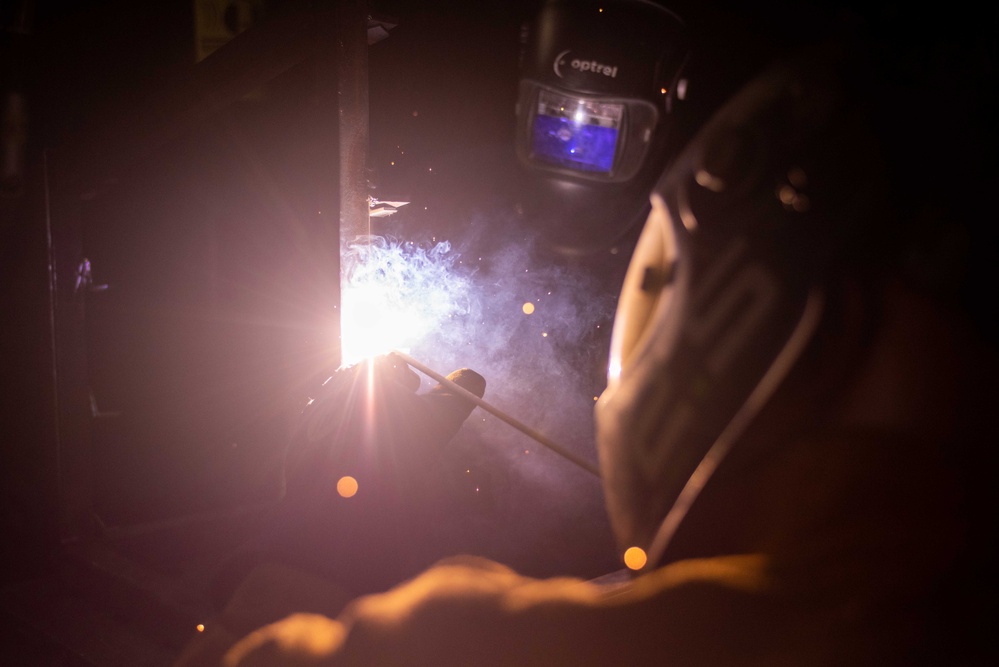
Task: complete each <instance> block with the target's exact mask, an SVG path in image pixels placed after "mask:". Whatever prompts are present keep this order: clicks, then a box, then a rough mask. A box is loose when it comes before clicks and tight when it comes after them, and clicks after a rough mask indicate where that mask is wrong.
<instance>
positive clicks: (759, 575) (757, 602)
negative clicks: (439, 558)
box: [229, 438, 959, 667]
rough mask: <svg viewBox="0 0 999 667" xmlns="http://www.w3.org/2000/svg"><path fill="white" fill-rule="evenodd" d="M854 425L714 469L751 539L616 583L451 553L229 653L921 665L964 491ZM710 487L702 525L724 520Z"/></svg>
mask: <svg viewBox="0 0 999 667" xmlns="http://www.w3.org/2000/svg"><path fill="white" fill-rule="evenodd" d="M852 440H853V442H852V443H850V442H845V443H844V442H835V443H833V442H826V443H822V442H817V443H816V442H812V443H808V444H807V445H804V444H803V446H802V447H790V448H788V449H786V450H784V451H783V452H780V453H777V454H775V455H774V456H773V457H772V458H771V459H770V460H768V461H767V462H766V464H765V465H764V469H763V470H758V471H757V472H758V475H757V476H755V483H751V484H743V485H739V484H733V485H731V486H729V485H727V484H726V485H724V488H723V485H718V488H719V489H723V490H721V491H719V494H718V498H717V499H716V500H718V501H719V507H728V508H729V509H731V508H732V507H733V506H736V507H741V508H743V509H746V508H748V510H747V511H749V512H750V513H749V514H745V515H743V516H744V518H745V519H746V520H747V521H750V522H754V521H755V522H756V524H757V527H756V528H754V529H753V530H752V531H751V532H752V535H753V537H752V539H751V540H749V541H748V542H747V543H746V544H747V546H748V545H749V543H750V542H751V543H753V548H747V549H745V550H744V551H742V552H738V551H736V550H734V549H733V550H731V551H729V552H726V555H714V556H711V557H690V558H684V559H682V560H678V561H676V562H673V563H671V564H669V565H667V566H665V567H662V568H659V569H657V570H654V571H652V572H650V573H648V574H645V575H643V576H641V577H638V578H636V579H634V580H633V581H632V582H630V583H628V584H626V585H625V586H620V587H606V586H601V585H598V584H595V583H590V582H584V581H579V580H574V579H545V580H537V579H532V578H529V577H524V576H521V575H519V574H517V573H515V572H513V571H511V570H509V569H507V568H505V567H503V566H501V565H498V564H496V563H492V562H490V561H485V560H481V559H474V558H466V559H452V560H448V561H443V562H441V563H439V564H438V565H437V566H435V567H433V568H431V569H429V570H428V571H426V572H425V573H423V574H421V575H420V576H418V577H416V578H415V579H413V580H411V581H409V582H407V583H405V584H403V585H401V586H399V587H397V588H395V589H393V590H391V591H389V592H387V593H384V594H381V595H375V596H369V597H365V598H361V599H359V600H357V601H355V602H353V603H351V604H350V605H348V607H347V608H346V609H345V610H344V612H343V613H342V614H340V615H339V617H338V618H337V619H336V620H332V619H331V618H327V617H325V616H319V615H298V616H293V617H290V618H287V619H285V620H283V621H281V622H279V623H277V624H274V625H270V626H267V627H264V628H261V629H260V630H257V631H255V632H253V633H251V634H250V635H248V636H247V637H245V638H244V639H243V640H242V641H241V642H240V643H238V644H237V645H236V646H235V647H234V649H233V650H232V651H231V652H230V654H229V658H230V659H231V661H232V662H231V663H230V664H233V665H239V666H240V667H247V666H252V665H277V664H282V665H283V664H331V665H442V666H447V665H456V666H457V665H463V666H464V665H473V664H474V665H518V666H523V665H527V666H531V665H539V666H540V665H546V666H549V665H711V666H717V665H757V664H760V665H762V664H766V665H784V664H786V665H843V664H851V665H858V664H872V665H873V664H878V665H884V664H912V654H911V651H912V650H913V647H914V646H915V644H914V642H915V641H916V640H917V638H918V635H919V634H920V633H921V632H922V631H923V630H924V626H923V622H924V620H925V619H924V616H923V609H922V607H923V605H924V604H925V601H926V599H927V598H928V596H929V595H930V594H931V592H932V590H933V589H934V587H936V586H938V585H939V584H940V582H939V577H940V575H941V572H943V571H944V570H946V568H947V567H948V564H949V561H950V559H951V558H952V556H953V554H952V551H953V547H952V542H953V541H954V540H956V539H958V537H959V536H957V535H955V534H952V531H951V524H952V520H953V519H954V516H953V515H952V514H951V510H952V509H954V508H953V507H952V506H949V505H948V503H946V502H941V498H948V497H950V496H949V491H948V490H947V489H944V488H942V487H940V486H939V485H940V484H944V482H942V481H941V475H940V474H939V473H940V468H939V460H938V459H937V457H936V456H935V454H934V453H933V451H934V448H933V447H927V449H926V451H925V452H919V451H916V450H918V449H919V445H918V444H917V445H913V444H912V443H909V442H902V441H898V442H894V441H891V440H890V439H889V440H887V441H879V440H877V439H873V441H872V439H866V438H853V439H852ZM903 454H905V458H904V460H905V464H904V465H903V466H901V467H900V466H899V461H900V460H902V459H901V458H900V457H901V456H902V455H903ZM944 477H946V476H944ZM789 496H790V498H789ZM705 500H706V501H707V502H705V504H704V510H703V512H702V513H699V516H697V517H694V516H692V517H691V519H692V521H691V522H690V524H689V525H690V530H691V531H696V530H697V527H698V525H699V526H700V528H701V529H703V530H704V531H705V532H706V533H712V532H715V531H718V530H719V528H720V527H719V526H718V525H717V524H716V525H711V524H710V523H707V522H711V521H712V520H713V517H712V512H711V508H712V506H713V504H714V503H713V502H712V498H710V497H709V498H706V499H705ZM789 500H790V502H789ZM751 515H752V516H751ZM719 516H721V515H719ZM754 516H755V518H753V517H754ZM693 519H696V520H693ZM733 528H735V527H734V526H733ZM927 535H933V536H934V538H933V541H932V542H933V544H938V546H933V545H931V546H930V547H929V548H928V547H927V544H926V542H927V540H926V536H927ZM296 660H297V661H298V662H296ZM317 660H318V662H310V661H317Z"/></svg>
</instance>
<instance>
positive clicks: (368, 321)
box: [340, 236, 471, 365]
mask: <svg viewBox="0 0 999 667" xmlns="http://www.w3.org/2000/svg"><path fill="white" fill-rule="evenodd" d="M456 259H457V255H452V254H451V245H450V244H449V243H448V242H447V241H441V242H440V243H437V244H436V245H433V246H432V247H426V246H423V245H420V244H416V243H411V242H405V243H404V242H398V241H395V240H392V239H388V238H385V237H380V236H362V237H358V238H357V239H356V240H355V241H353V242H352V243H349V244H346V245H345V246H344V247H343V248H342V249H341V261H342V266H343V271H342V274H341V294H340V308H341V310H340V346H341V363H342V364H343V365H352V364H356V363H358V362H359V361H361V360H363V359H366V358H369V357H373V356H377V355H380V354H386V353H388V352H390V351H392V350H402V351H409V350H410V349H412V347H413V346H414V345H416V344H418V343H419V342H420V341H421V340H422V339H423V338H425V337H426V336H427V335H428V334H430V333H432V332H434V331H437V330H439V329H440V327H441V326H442V325H443V324H444V323H445V322H446V321H447V320H448V319H451V318H454V317H457V316H459V315H462V314H466V313H467V312H468V311H469V302H470V292H471V281H470V280H469V278H467V277H466V276H463V275H459V274H458V273H457V272H455V271H454V270H453V264H454V262H455V260H456Z"/></svg>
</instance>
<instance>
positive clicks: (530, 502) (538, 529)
mask: <svg viewBox="0 0 999 667" xmlns="http://www.w3.org/2000/svg"><path fill="white" fill-rule="evenodd" d="M344 256H345V258H346V259H345V262H344V284H343V297H342V299H343V308H344V315H345V316H346V315H347V314H348V311H349V310H351V309H353V310H354V311H355V312H356V311H358V310H364V309H365V308H368V309H372V310H379V311H381V312H382V315H376V314H374V313H369V314H368V315H365V317H370V318H375V319H377V318H378V317H384V318H386V319H384V320H383V321H381V323H380V324H379V325H377V326H376V327H375V329H376V330H377V329H378V328H379V327H382V328H384V329H385V330H386V331H390V332H394V333H396V334H398V333H404V334H405V336H404V337H405V338H406V340H405V341H404V342H403V343H401V344H400V343H396V344H395V345H394V347H398V348H402V347H405V348H406V350H405V351H407V352H408V353H410V354H411V355H412V356H413V357H415V358H416V359H419V360H420V361H421V362H423V363H424V364H426V365H428V366H430V367H431V368H434V369H435V370H437V371H439V372H442V373H445V374H446V373H448V372H449V371H451V370H454V369H457V368H461V367H469V368H472V369H474V370H475V371H477V372H479V373H481V374H482V375H483V376H484V377H485V378H486V379H487V382H488V385H487V390H486V396H485V398H486V399H487V400H488V401H490V402H491V403H492V404H494V405H496V406H497V407H498V408H500V409H502V410H504V411H506V412H508V413H509V414H511V415H512V416H514V417H516V418H517V419H519V420H520V421H522V422H524V423H526V424H528V425H530V426H531V427H533V428H535V429H536V430H538V431H540V432H542V433H544V434H545V435H547V436H548V437H550V438H552V439H553V440H555V441H556V442H558V443H559V444H560V445H562V446H564V447H565V448H566V449H569V450H571V451H572V452H573V453H575V454H577V455H578V456H580V457H581V458H584V459H588V460H591V461H593V462H596V450H595V444H594V425H593V405H594V399H595V397H596V396H597V395H599V393H600V392H601V391H602V390H603V387H604V383H605V381H606V361H607V351H608V345H609V339H610V328H611V324H612V321H613V316H614V308H615V305H616V297H617V292H618V290H619V287H620V278H621V276H623V268H624V266H623V263H622V261H618V262H617V263H615V264H613V265H612V270H610V271H607V270H594V268H593V267H583V266H578V265H569V264H567V263H565V262H562V261H557V260H556V259H554V258H552V257H550V256H548V255H547V254H545V253H544V252H542V251H540V250H539V245H538V242H537V241H536V237H535V236H534V235H533V234H532V233H531V232H530V230H529V229H525V228H524V227H523V226H522V225H521V224H520V222H519V220H518V219H516V218H515V217H513V216H511V217H509V218H497V216H496V215H495V214H493V215H489V216H486V215H479V216H477V217H475V218H474V219H473V220H472V221H471V223H470V224H469V225H468V226H467V227H466V229H465V230H464V233H463V235H462V237H461V238H460V239H455V240H454V241H453V243H452V242H448V241H441V240H438V239H436V238H434V237H432V236H431V237H430V238H428V239H423V240H416V239H410V240H407V241H400V240H398V239H396V238H392V237H390V236H380V237H363V238H359V239H356V240H354V241H353V242H351V243H350V244H347V246H346V247H345V248H344ZM621 259H622V260H624V259H625V258H621ZM603 269H606V267H603ZM373 285H374V287H373ZM375 296H377V297H378V298H377V299H375V300H374V301H371V299H372V297H375ZM379 299H380V300H379ZM365 302H367V305H361V304H363V303H365ZM352 304H353V305H352ZM379 304H381V305H379ZM525 304H530V306H529V307H525ZM351 335H352V334H351V333H350V332H349V326H348V325H345V328H344V347H345V348H346V347H347V342H348V336H351ZM364 335H365V336H366V337H367V338H368V339H372V338H374V336H373V335H372V333H371V329H370V328H369V329H368V330H367V333H366V334H364ZM381 351H382V352H384V351H385V350H384V349H383V350H381ZM423 382H424V383H425V386H424V387H423V389H422V390H426V389H427V388H429V385H430V384H433V382H432V381H430V380H427V379H424V380H423ZM450 449H451V452H452V457H451V460H450V462H449V464H450V465H452V466H453V467H454V469H455V475H456V479H457V480H458V481H457V482H456V483H458V484H463V485H464V490H465V491H466V492H467V494H468V498H469V502H470V503H477V504H478V505H479V506H480V507H481V508H482V512H480V513H479V514H478V515H476V516H477V517H478V519H479V520H480V521H481V522H482V523H481V525H480V526H479V529H480V530H479V534H480V535H483V534H485V535H489V536H491V538H490V539H493V538H495V541H493V542H492V543H491V544H490V545H488V546H486V547H484V548H483V549H481V550H480V551H485V552H486V554H485V555H490V556H493V557H496V558H498V559H500V560H503V561H504V562H507V563H512V564H514V565H515V566H516V565H518V564H519V563H517V562H516V557H517V555H518V554H521V553H529V552H532V551H536V550H532V549H531V547H530V545H529V543H530V542H531V541H537V542H538V543H539V544H541V543H544V544H546V545H548V546H546V547H545V548H546V549H548V550H549V553H551V552H550V549H551V548H552V547H551V545H552V543H553V541H554V543H555V544H558V542H559V540H558V538H557V536H558V534H559V531H568V532H569V533H572V534H571V535H569V534H566V535H564V536H563V537H564V540H563V542H565V543H566V546H565V547H563V548H565V549H576V550H577V551H578V550H579V549H583V550H591V551H592V552H593V553H599V554H604V553H606V554H607V556H608V558H612V557H613V543H612V540H611V538H610V533H609V531H608V530H606V529H605V525H604V522H605V511H604V509H603V503H602V495H601V490H600V488H599V482H598V481H597V480H595V479H594V478H592V476H590V475H589V474H588V473H586V472H584V471H582V470H579V469H577V468H576V467H575V466H573V465H572V464H571V463H569V462H567V461H566V460H565V459H563V458H561V457H560V456H558V455H557V454H555V453H552V452H550V451H547V450H545V449H544V448H543V447H542V446H541V445H539V444H538V443H536V442H534V441H532V440H530V439H529V438H527V437H526V436H524V435H523V434H522V433H520V432H518V431H516V430H514V429H511V428H510V427H509V426H508V425H505V424H502V423H501V422H500V420H498V419H497V418H495V417H493V416H492V415H489V414H487V413H486V412H484V411H482V410H476V411H473V413H472V415H471V417H470V418H469V419H468V421H467V422H466V423H465V425H464V427H463V428H462V430H461V431H460V432H459V434H458V436H457V437H456V438H455V440H454V441H453V442H452V443H451V445H450ZM524 517H532V519H531V521H530V523H529V524H525V523H524V522H523V519H524ZM514 526H515V528H514ZM466 528H467V526H466ZM573 531H575V532H573ZM513 534H516V535H519V537H517V538H516V539H515V540H513V541H514V542H516V543H517V544H516V545H514V544H512V543H507V542H505V541H504V538H503V537H502V536H503V535H506V536H508V537H509V536H510V535H513ZM594 534H598V535H599V538H594ZM580 541H583V542H586V544H585V545H582V546H580V545H579V544H577V542H580ZM569 544H572V546H568V545H569ZM476 546H477V547H481V546H482V545H481V544H478V545H476ZM556 548H558V547H556ZM490 549H491V551H490ZM564 557H565V556H564V554H559V555H554V554H552V559H553V560H552V561H551V563H550V564H549V567H547V569H546V566H545V565H544V564H543V563H541V564H539V561H538V560H537V554H536V553H535V554H534V556H533V557H532V560H530V561H525V562H524V563H523V566H524V567H527V566H530V567H533V568H534V571H533V572H532V574H536V575H545V574H550V573H556V572H564V568H563V567H562V565H563V564H564V561H562V560H561V559H562V558H564ZM573 557H574V558H577V559H579V558H582V559H583V560H585V559H586V558H587V557H588V556H587V555H586V554H579V553H576V554H575V555H574V556H573ZM610 563H613V561H608V564H610ZM578 574H581V575H584V576H585V574H587V573H586V572H579V573H578Z"/></svg>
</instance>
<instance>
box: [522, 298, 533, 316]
mask: <svg viewBox="0 0 999 667" xmlns="http://www.w3.org/2000/svg"><path fill="white" fill-rule="evenodd" d="M521 310H523V311H524V314H525V315H530V314H531V313H533V312H534V304H533V303H531V302H530V301H528V302H527V303H525V304H524V305H523V306H522V307H521Z"/></svg>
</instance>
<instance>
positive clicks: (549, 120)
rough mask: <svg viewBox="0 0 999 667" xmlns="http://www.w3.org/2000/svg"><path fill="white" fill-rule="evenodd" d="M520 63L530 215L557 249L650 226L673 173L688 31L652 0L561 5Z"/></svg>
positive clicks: (604, 242)
mask: <svg viewBox="0 0 999 667" xmlns="http://www.w3.org/2000/svg"><path fill="white" fill-rule="evenodd" d="M522 57H523V61H522V73H521V79H520V88H519V95H518V101H517V129H516V147H517V155H518V158H519V162H520V165H521V167H522V169H521V176H522V178H521V190H520V191H521V197H522V198H521V204H520V205H521V207H522V209H523V213H524V216H525V217H526V218H527V220H528V222H529V224H531V225H532V226H534V227H535V228H536V229H537V230H538V231H539V232H540V234H541V236H542V239H543V240H544V241H545V242H546V243H547V244H548V245H549V246H550V247H551V248H552V249H554V250H555V251H557V252H561V253H565V254H569V255H578V254H588V253H591V252H595V251H598V250H608V249H610V248H611V247H612V246H613V245H614V244H615V243H616V242H618V241H619V240H620V239H622V237H624V236H625V235H626V234H627V233H628V232H629V231H631V230H634V229H636V226H637V224H638V223H639V222H641V220H643V219H644V217H645V215H646V213H647V211H648V203H647V202H648V199H647V197H648V192H649V189H650V188H651V186H652V184H653V183H654V182H655V179H656V178H658V176H659V174H660V173H661V172H662V169H663V166H664V165H665V161H666V158H667V154H668V152H669V148H670V147H671V139H673V138H674V137H673V136H672V135H671V133H670V126H669V122H668V120H669V114H670V110H671V108H672V105H673V104H674V102H675V100H676V99H677V89H678V87H679V85H680V75H681V71H682V69H683V65H684V63H685V61H686V58H687V38H686V30H685V28H684V25H683V23H682V22H681V21H680V19H679V18H678V17H677V16H676V15H674V14H673V13H672V12H670V11H669V10H667V9H665V8H664V7H661V6H659V5H657V4H654V3H652V2H649V1H648V0H611V1H610V2H600V3H595V2H587V1H577V0H551V1H549V2H548V3H546V4H545V6H544V7H543V9H542V10H541V12H540V13H539V15H538V17H537V20H536V21H535V23H534V24H533V26H532V29H531V31H530V32H529V33H528V34H527V35H526V41H525V50H524V53H523V56H522Z"/></svg>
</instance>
